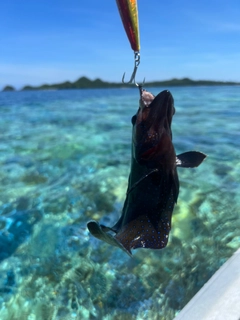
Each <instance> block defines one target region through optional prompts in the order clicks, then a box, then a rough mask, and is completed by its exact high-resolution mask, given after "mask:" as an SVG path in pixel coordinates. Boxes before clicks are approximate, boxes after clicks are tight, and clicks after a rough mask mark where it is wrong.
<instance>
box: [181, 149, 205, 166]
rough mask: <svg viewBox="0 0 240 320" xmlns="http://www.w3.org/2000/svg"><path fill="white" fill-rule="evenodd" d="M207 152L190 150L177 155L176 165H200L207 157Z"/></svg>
mask: <svg viewBox="0 0 240 320" xmlns="http://www.w3.org/2000/svg"><path fill="white" fill-rule="evenodd" d="M206 157H207V156H206V154H204V153H202V152H199V151H188V152H184V153H181V154H179V155H177V157H176V166H177V167H182V168H195V167H198V166H199V165H200V164H201V163H202V162H203V160H204V159H205V158H206Z"/></svg>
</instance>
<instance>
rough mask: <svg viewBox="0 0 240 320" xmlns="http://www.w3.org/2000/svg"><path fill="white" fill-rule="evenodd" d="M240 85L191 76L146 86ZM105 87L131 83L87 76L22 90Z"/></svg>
mask: <svg viewBox="0 0 240 320" xmlns="http://www.w3.org/2000/svg"><path fill="white" fill-rule="evenodd" d="M229 85H231V86H232V85H240V82H232V81H210V80H191V79H189V78H183V79H175V78H174V79H171V80H164V81H151V82H146V83H145V84H144V87H173V86H174V87H176V86H229ZM104 88H129V85H127V84H124V83H122V82H120V83H116V82H106V81H103V80H101V79H95V80H90V79H89V78H87V77H81V78H79V79H78V80H77V81H74V82H70V81H66V82H62V83H56V84H43V85H41V86H31V85H27V86H24V87H23V88H22V89H21V91H26V90H66V89H104ZM3 91H15V89H14V87H12V86H10V85H8V86H6V87H4V89H3Z"/></svg>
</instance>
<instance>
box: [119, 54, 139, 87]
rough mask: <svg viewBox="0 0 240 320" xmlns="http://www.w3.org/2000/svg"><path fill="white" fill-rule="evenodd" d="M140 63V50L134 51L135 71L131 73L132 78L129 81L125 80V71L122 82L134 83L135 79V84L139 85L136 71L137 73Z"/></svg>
mask: <svg viewBox="0 0 240 320" xmlns="http://www.w3.org/2000/svg"><path fill="white" fill-rule="evenodd" d="M139 64H140V52H139V51H134V69H133V73H132V75H131V78H130V80H129V81H128V82H125V81H124V78H125V72H124V74H123V77H122V83H124V84H126V83H127V84H128V83H132V82H133V81H134V84H136V85H137V83H136V80H135V76H136V73H137V68H138V66H139Z"/></svg>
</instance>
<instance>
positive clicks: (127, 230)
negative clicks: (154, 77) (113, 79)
mask: <svg viewBox="0 0 240 320" xmlns="http://www.w3.org/2000/svg"><path fill="white" fill-rule="evenodd" d="M139 88H140V106H139V109H138V112H137V114H136V115H134V116H133V118H132V124H133V130H132V163H131V172H130V175H129V181H128V189H127V194H126V200H125V203H124V206H123V210H122V215H121V217H120V219H119V220H118V222H117V223H116V224H115V225H114V226H113V227H111V228H109V227H105V226H103V225H100V224H99V223H98V222H96V221H90V222H88V224H87V226H88V229H89V231H90V232H91V234H92V235H93V236H94V237H96V238H98V239H100V240H103V241H105V242H107V243H109V244H111V245H114V246H117V247H119V248H121V249H122V250H124V251H125V252H127V253H128V254H129V255H131V249H137V248H151V249H162V248H164V247H165V246H166V245H167V242H168V236H169V232H170V229H171V218H172V212H173V209H174V205H175V203H176V202H177V198H178V193H179V181H178V174H177V167H186V168H193V167H197V166H198V165H200V164H201V162H202V161H203V160H204V159H205V157H206V155H205V154H203V153H201V152H197V151H189V152H185V153H182V154H180V155H178V156H176V154H175V150H174V146H173V144H172V131H171V122H172V117H173V115H174V113H175V108H174V101H173V97H172V95H171V93H170V92H169V91H167V90H165V91H162V92H161V93H159V94H158V95H157V96H156V97H154V96H153V95H152V94H151V93H150V92H147V91H146V90H143V89H142V88H141V87H139Z"/></svg>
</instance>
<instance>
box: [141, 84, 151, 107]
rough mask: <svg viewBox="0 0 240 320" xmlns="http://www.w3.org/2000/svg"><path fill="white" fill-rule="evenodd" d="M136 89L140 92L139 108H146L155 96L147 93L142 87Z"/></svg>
mask: <svg viewBox="0 0 240 320" xmlns="http://www.w3.org/2000/svg"><path fill="white" fill-rule="evenodd" d="M138 87H139V92H140V108H145V107H147V108H148V107H149V105H150V104H151V103H152V101H153V100H154V98H155V96H154V95H153V94H152V93H151V92H148V91H147V90H145V89H143V87H142V86H138Z"/></svg>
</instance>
